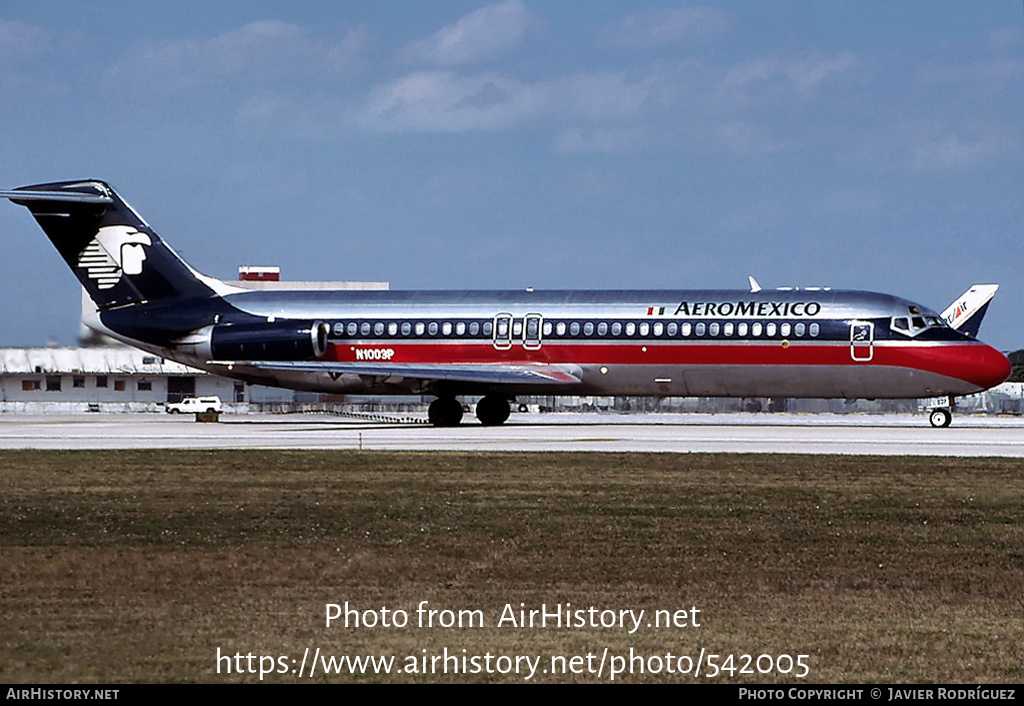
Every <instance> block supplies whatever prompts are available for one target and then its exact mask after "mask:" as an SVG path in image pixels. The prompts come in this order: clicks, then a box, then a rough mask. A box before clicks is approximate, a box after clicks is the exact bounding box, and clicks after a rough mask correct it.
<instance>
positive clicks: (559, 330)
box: [555, 321, 565, 336]
mask: <svg viewBox="0 0 1024 706" xmlns="http://www.w3.org/2000/svg"><path fill="white" fill-rule="evenodd" d="M555 333H556V334H558V335H559V336H564V335H565V322H564V321H559V322H558V325H557V326H555Z"/></svg>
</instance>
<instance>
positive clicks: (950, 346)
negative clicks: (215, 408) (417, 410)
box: [323, 341, 1010, 388]
mask: <svg viewBox="0 0 1024 706" xmlns="http://www.w3.org/2000/svg"><path fill="white" fill-rule="evenodd" d="M357 350H358V351H364V353H363V354H362V357H360V356H359V355H358V354H357ZM867 350H868V349H867V348H866V347H864V348H860V347H858V349H857V354H858V357H866V355H867ZM374 351H384V353H375V352H374ZM323 359H324V360H336V361H342V362H357V361H358V362H362V363H367V362H376V361H381V362H384V361H387V362H391V363H426V364H442V365H443V364H446V363H452V364H458V363H496V364H501V363H553V364H563V365H567V364H568V365H608V366H614V365H665V366H684V367H685V366H691V365H692V366H696V365H723V366H730V365H744V366H749V365H786V366H819V365H833V366H834V365H851V366H883V367H894V368H912V369H915V370H922V371H926V372H930V373H937V374H939V375H945V376H947V377H951V378H956V379H958V380H964V381H966V382H969V383H971V384H974V385H977V386H978V387H980V388H989V387H992V386H994V385H998V384H999V383H1001V382H1002V381H1003V380H1005V379H1006V378H1007V376H1008V375H1009V374H1010V363H1009V361H1008V360H1007V359H1006V356H1004V355H1003V354H1002V353H1000V352H999V351H997V350H995V349H994V348H992V347H990V346H988V345H985V344H984V343H979V342H977V341H963V342H956V343H918V344H895V345H894V344H891V343H885V344H878V343H876V344H875V345H874V350H873V351H872V357H871V360H870V361H860V360H854V359H853V356H852V355H851V351H850V344H849V343H848V342H834V343H825V342H818V343H813V344H807V343H800V342H792V341H791V342H790V343H789V345H788V346H784V345H783V344H782V342H781V341H776V342H773V343H748V342H742V343H740V342H737V343H731V344H729V343H722V342H715V343H690V342H687V343H664V342H650V343H636V342H632V343H591V344H581V343H574V342H570V343H560V342H557V343H556V342H551V343H544V345H543V347H542V348H540V349H538V350H526V349H524V348H523V347H522V345H521V344H517V345H514V346H513V347H512V348H510V349H508V350H498V349H496V348H494V346H493V345H492V344H491V342H490V341H486V342H483V341H482V342H479V343H466V342H457V343H455V342H453V343H420V342H417V343H405V342H399V341H386V342H381V343H344V344H331V345H330V346H329V348H328V351H327V353H326V355H325V356H324V358H323Z"/></svg>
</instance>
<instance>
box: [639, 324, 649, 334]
mask: <svg viewBox="0 0 1024 706" xmlns="http://www.w3.org/2000/svg"><path fill="white" fill-rule="evenodd" d="M650 332H651V325H650V324H648V323H642V324H640V335H641V336H647V335H648V334H650Z"/></svg>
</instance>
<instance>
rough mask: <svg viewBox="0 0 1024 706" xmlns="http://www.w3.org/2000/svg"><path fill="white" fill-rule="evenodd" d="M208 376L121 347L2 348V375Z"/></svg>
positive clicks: (0, 351) (141, 352)
mask: <svg viewBox="0 0 1024 706" xmlns="http://www.w3.org/2000/svg"><path fill="white" fill-rule="evenodd" d="M43 373H45V374H50V375H56V374H66V375H72V374H74V375H81V374H93V375H96V374H98V375H118V374H120V375H147V374H148V375H206V373H205V372H203V371H201V370H196V369H195V368H190V367H188V366H187V365H182V364H181V363H175V362H174V361H172V360H166V359H164V358H161V357H159V356H155V355H153V354H152V353H145V352H143V351H139V350H135V349H134V348H128V347H122V346H102V347H97V348H0V374H6V375H16V374H43Z"/></svg>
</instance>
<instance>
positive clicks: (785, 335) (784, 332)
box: [779, 324, 791, 338]
mask: <svg viewBox="0 0 1024 706" xmlns="http://www.w3.org/2000/svg"><path fill="white" fill-rule="evenodd" d="M790 330H791V327H790V325H789V324H782V326H780V327H779V333H780V334H781V335H782V337H783V338H789V332H790Z"/></svg>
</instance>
